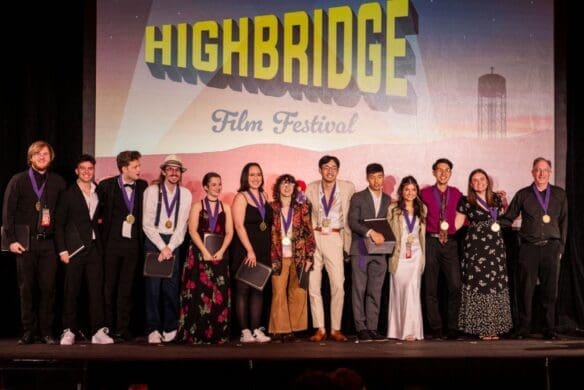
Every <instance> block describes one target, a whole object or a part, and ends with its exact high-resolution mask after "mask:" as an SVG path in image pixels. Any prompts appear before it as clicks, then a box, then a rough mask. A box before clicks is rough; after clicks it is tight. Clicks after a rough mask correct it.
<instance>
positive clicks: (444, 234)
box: [420, 158, 462, 339]
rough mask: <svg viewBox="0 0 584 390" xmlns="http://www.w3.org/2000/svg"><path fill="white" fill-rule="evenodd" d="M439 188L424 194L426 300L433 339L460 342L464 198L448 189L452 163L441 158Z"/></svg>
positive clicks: (435, 171)
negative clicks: (458, 221) (443, 303)
mask: <svg viewBox="0 0 584 390" xmlns="http://www.w3.org/2000/svg"><path fill="white" fill-rule="evenodd" d="M432 175H434V177H435V178H436V184H434V185H433V186H429V187H426V188H424V189H422V190H421V191H420V197H421V198H422V201H423V202H424V203H425V204H426V207H428V216H427V221H426V266H425V269H424V300H425V303H426V316H427V319H428V324H429V325H430V329H431V331H430V332H431V333H429V334H428V335H427V336H426V337H427V338H429V339H432V338H433V339H442V338H445V337H446V338H448V339H456V338H458V336H459V334H458V330H457V329H458V312H459V310H460V291H461V288H462V280H461V276H460V260H459V259H458V243H457V242H456V238H455V237H454V234H455V233H456V227H455V226H454V219H455V217H456V206H457V205H458V201H459V200H460V197H461V196H462V194H461V192H460V191H459V190H458V188H456V187H452V186H449V185H448V181H449V180H450V177H451V176H452V162H451V161H450V160H448V159H446V158H440V159H438V160H436V161H435V162H434V164H432ZM440 272H442V273H443V274H444V276H445V278H446V287H447V289H448V318H447V321H446V322H447V326H448V332H447V333H446V334H445V333H443V331H442V326H443V320H442V316H441V315H440V307H439V303H438V296H439V294H438V279H439V277H440Z"/></svg>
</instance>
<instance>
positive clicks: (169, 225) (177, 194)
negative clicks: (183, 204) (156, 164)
mask: <svg viewBox="0 0 584 390" xmlns="http://www.w3.org/2000/svg"><path fill="white" fill-rule="evenodd" d="M162 199H163V200H164V209H165V210H166V215H167V216H168V218H170V217H171V215H172V212H173V211H174V210H175V207H176V210H177V211H178V202H179V199H180V187H179V186H178V185H177V186H176V187H175V189H174V196H173V197H172V201H171V202H170V203H168V192H167V191H166V186H165V185H164V183H163V184H162ZM175 221H176V215H175ZM164 226H165V227H166V228H167V229H172V221H171V220H170V219H169V220H168V221H166V223H165V224H164Z"/></svg>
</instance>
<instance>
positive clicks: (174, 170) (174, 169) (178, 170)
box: [164, 167, 182, 172]
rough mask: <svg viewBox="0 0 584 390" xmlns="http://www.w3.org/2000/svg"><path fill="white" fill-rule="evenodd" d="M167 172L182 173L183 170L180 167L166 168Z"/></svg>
mask: <svg viewBox="0 0 584 390" xmlns="http://www.w3.org/2000/svg"><path fill="white" fill-rule="evenodd" d="M164 171H165V172H182V169H181V168H179V167H166V168H164Z"/></svg>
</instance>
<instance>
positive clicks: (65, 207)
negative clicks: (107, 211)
mask: <svg viewBox="0 0 584 390" xmlns="http://www.w3.org/2000/svg"><path fill="white" fill-rule="evenodd" d="M100 207H101V200H100V203H99V204H98V206H97V210H96V211H95V214H94V215H93V219H90V218H89V208H88V207H87V202H85V198H84V196H83V193H82V192H81V188H79V186H78V185H77V183H74V184H72V185H71V186H70V187H69V188H67V190H65V191H63V192H62V193H61V196H60V197H59V202H58V203H57V210H56V213H55V244H56V247H57V253H61V252H64V251H66V250H71V248H67V245H66V243H67V242H70V241H71V240H72V239H71V236H72V235H73V234H76V233H75V232H74V231H73V229H77V232H79V238H81V241H82V242H83V245H85V247H86V248H88V247H89V245H90V244H91V241H92V238H93V236H92V232H95V238H96V242H95V244H96V246H97V251H98V253H99V254H101V253H102V246H101V240H100V232H99V226H98V220H99V208H100Z"/></svg>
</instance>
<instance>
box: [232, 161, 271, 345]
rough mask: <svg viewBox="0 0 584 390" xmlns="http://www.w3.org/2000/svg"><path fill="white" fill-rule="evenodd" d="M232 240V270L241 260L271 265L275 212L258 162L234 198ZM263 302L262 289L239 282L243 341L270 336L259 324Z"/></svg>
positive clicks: (237, 304)
mask: <svg viewBox="0 0 584 390" xmlns="http://www.w3.org/2000/svg"><path fill="white" fill-rule="evenodd" d="M232 209H233V225H234V226H235V231H236V232H237V234H236V236H235V238H234V240H233V258H232V261H231V271H232V273H234V274H235V272H237V269H238V268H239V267H240V266H241V264H242V263H245V264H247V265H248V266H250V267H255V266H256V263H257V262H260V263H262V264H265V265H267V266H269V267H271V260H270V248H271V235H270V234H271V233H270V232H271V228H272V220H273V212H272V208H271V207H270V204H269V203H268V199H267V198H266V195H265V193H264V177H263V173H262V168H261V167H260V165H259V164H258V163H254V162H251V163H248V164H246V165H245V167H243V170H242V172H241V179H240V187H239V190H238V192H237V195H235V198H234V199H233V205H232ZM263 302H264V293H263V291H259V290H256V289H255V288H253V287H250V286H248V285H247V284H245V283H243V282H240V281H237V282H236V284H235V314H236V316H237V321H238V322H239V326H240V327H241V329H242V330H241V338H240V341H241V342H242V343H254V342H259V343H265V342H268V341H270V338H269V337H268V336H266V335H265V333H264V328H262V327H261V326H260V322H261V317H262V309H263Z"/></svg>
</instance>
